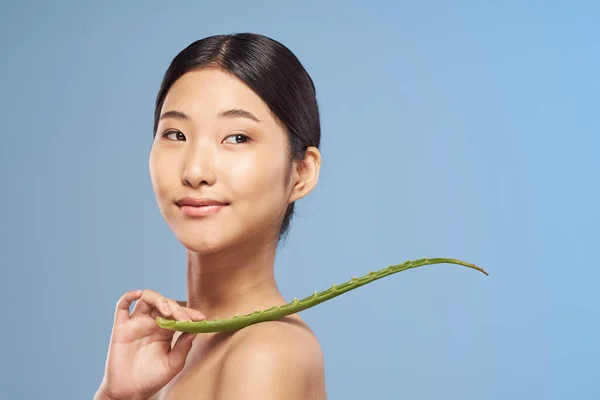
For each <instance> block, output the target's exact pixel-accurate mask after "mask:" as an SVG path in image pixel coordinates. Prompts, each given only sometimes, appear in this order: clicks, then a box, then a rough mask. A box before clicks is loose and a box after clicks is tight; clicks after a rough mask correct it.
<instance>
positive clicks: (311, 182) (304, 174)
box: [289, 147, 321, 203]
mask: <svg viewBox="0 0 600 400" xmlns="http://www.w3.org/2000/svg"><path fill="white" fill-rule="evenodd" d="M320 170H321V152H320V151H319V149H317V148H316V147H309V148H307V149H306V151H305V153H304V159H303V160H300V161H295V162H294V171H293V174H294V180H293V182H294V184H293V186H292V193H291V194H290V199H289V202H290V203H293V202H294V201H296V200H299V199H301V198H303V197H304V196H306V195H307V194H308V193H310V192H311V191H312V190H313V189H314V187H315V186H317V182H318V181H319V172H320Z"/></svg>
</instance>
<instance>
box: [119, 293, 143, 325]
mask: <svg viewBox="0 0 600 400" xmlns="http://www.w3.org/2000/svg"><path fill="white" fill-rule="evenodd" d="M141 296H142V291H141V290H132V291H129V292H127V293H125V294H124V295H123V296H121V298H120V299H119V301H118V302H117V307H116V310H115V324H122V323H125V322H127V321H128V320H129V307H131V303H133V302H134V301H135V300H138V299H139V298H140V297H141Z"/></svg>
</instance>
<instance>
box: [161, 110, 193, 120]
mask: <svg viewBox="0 0 600 400" xmlns="http://www.w3.org/2000/svg"><path fill="white" fill-rule="evenodd" d="M165 118H173V119H179V120H184V121H189V120H190V117H188V116H187V115H186V114H185V113H182V112H181V111H176V110H171V111H165V112H164V113H163V114H162V115H161V116H160V118H159V120H160V121H162V120H163V119H165Z"/></svg>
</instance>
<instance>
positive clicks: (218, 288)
mask: <svg viewBox="0 0 600 400" xmlns="http://www.w3.org/2000/svg"><path fill="white" fill-rule="evenodd" d="M275 250H276V246H273V245H272V244H264V245H262V246H257V245H256V243H244V244H240V245H236V247H235V249H234V250H232V249H231V248H229V249H224V250H222V251H219V252H216V253H211V254H206V255H201V254H197V253H194V252H192V251H189V250H188V253H187V305H188V307H190V308H193V309H196V310H199V311H201V312H202V313H203V314H204V315H205V316H206V318H207V319H214V318H215V317H217V318H219V319H224V318H231V317H233V316H234V315H235V314H238V315H244V314H248V313H251V312H253V311H255V310H261V309H264V308H270V307H272V306H274V305H282V304H285V299H284V298H283V296H282V295H281V293H280V292H279V289H278V288H277V285H276V283H275V278H274V272H273V268H274V263H275Z"/></svg>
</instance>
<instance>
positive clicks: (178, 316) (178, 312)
mask: <svg viewBox="0 0 600 400" xmlns="http://www.w3.org/2000/svg"><path fill="white" fill-rule="evenodd" d="M167 301H168V302H169V305H170V306H171V309H172V310H173V318H175V320H177V321H191V320H192V317H191V315H189V314H188V313H187V311H185V309H184V308H183V307H181V306H180V305H179V304H178V303H177V302H176V301H175V300H173V299H167Z"/></svg>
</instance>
